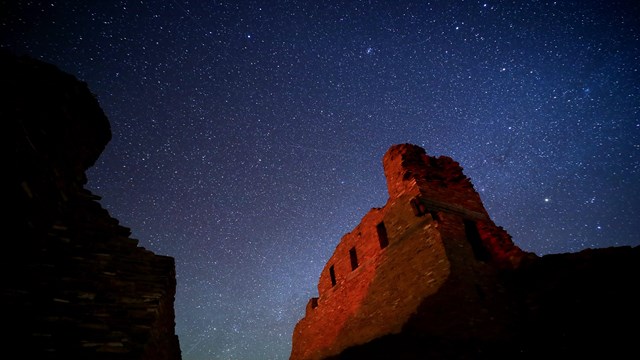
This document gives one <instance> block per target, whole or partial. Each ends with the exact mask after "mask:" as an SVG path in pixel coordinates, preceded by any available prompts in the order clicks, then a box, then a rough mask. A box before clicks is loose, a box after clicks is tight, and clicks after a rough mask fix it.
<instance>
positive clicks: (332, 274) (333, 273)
mask: <svg viewBox="0 0 640 360" xmlns="http://www.w3.org/2000/svg"><path fill="white" fill-rule="evenodd" d="M329 277H331V286H336V271H335V270H334V269H333V265H331V267H330V268H329Z"/></svg>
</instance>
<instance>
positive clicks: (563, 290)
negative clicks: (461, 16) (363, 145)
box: [290, 144, 640, 360]
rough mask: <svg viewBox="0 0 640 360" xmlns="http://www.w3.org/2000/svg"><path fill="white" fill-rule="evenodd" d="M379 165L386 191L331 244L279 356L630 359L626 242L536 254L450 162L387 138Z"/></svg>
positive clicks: (633, 272)
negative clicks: (499, 221)
mask: <svg viewBox="0 0 640 360" xmlns="http://www.w3.org/2000/svg"><path fill="white" fill-rule="evenodd" d="M383 168H384V172H385V176H386V178H387V187H388V191H389V199H388V201H387V203H386V204H385V206H384V207H382V208H374V209H371V210H370V211H369V212H368V213H367V214H366V215H365V216H364V217H363V219H362V221H361V222H360V224H359V225H357V226H356V227H355V228H354V229H353V230H352V231H351V232H350V233H348V234H346V235H344V236H343V238H342V239H341V240H340V242H339V243H338V245H337V247H336V249H335V251H334V253H333V255H332V256H331V258H330V259H329V260H328V262H327V264H326V266H325V268H324V269H323V271H322V272H321V274H320V279H319V282H318V297H317V298H313V299H310V300H309V303H308V304H307V310H306V314H305V316H304V318H303V319H301V320H300V321H299V322H298V324H297V325H296V327H295V329H294V333H293V345H292V351H291V356H290V359H292V360H317V359H479V358H487V359H488V358H492V359H495V358H496V357H497V358H506V357H509V358H515V359H534V358H539V357H541V356H552V355H554V356H559V355H561V356H571V357H574V356H588V355H594V354H602V355H603V356H615V355H616V354H625V353H626V352H628V351H633V352H635V353H636V355H637V350H636V349H635V346H634V345H633V338H634V336H635V335H633V334H632V333H629V332H627V331H626V330H624V329H625V326H629V328H633V327H634V326H636V325H637V323H638V322H637V321H638V320H639V316H638V313H639V312H638V310H637V305H636V304H637V302H638V300H640V299H639V297H638V295H637V293H638V292H637V284H638V274H640V271H639V270H640V265H639V264H640V261H639V260H640V249H639V248H638V247H635V248H630V247H620V248H608V249H596V250H592V249H588V250H585V251H582V252H580V253H575V254H556V255H547V256H543V257H539V256H537V255H536V254H533V253H528V252H525V251H522V250H521V249H520V248H519V247H518V246H516V245H515V244H514V243H513V241H512V239H511V236H510V235H509V234H508V233H507V231H506V230H504V229H503V228H501V227H499V226H497V225H496V224H495V223H494V222H493V221H492V220H491V219H490V217H489V215H488V213H487V211H486V210H485V208H484V206H483V204H482V201H481V199H480V196H479V195H478V193H477V192H476V191H475V190H474V188H473V185H472V184H471V181H470V180H469V179H468V178H467V177H466V176H465V175H464V174H463V171H462V168H461V167H460V165H459V164H458V163H456V162H455V161H453V160H452V159H451V158H448V157H438V158H435V157H431V156H428V155H426V153H425V151H424V149H422V148H420V147H418V146H415V145H412V144H399V145H394V146H392V147H391V148H390V149H389V150H388V151H387V153H386V154H385V155H384V157H383ZM635 334H636V335H637V332H635Z"/></svg>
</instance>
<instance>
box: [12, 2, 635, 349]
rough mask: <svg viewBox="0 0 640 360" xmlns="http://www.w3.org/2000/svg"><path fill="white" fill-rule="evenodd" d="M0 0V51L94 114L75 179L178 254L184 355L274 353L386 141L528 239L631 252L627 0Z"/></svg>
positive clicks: (535, 245) (375, 180)
mask: <svg viewBox="0 0 640 360" xmlns="http://www.w3.org/2000/svg"><path fill="white" fill-rule="evenodd" d="M16 3H17V4H16ZM0 4H2V5H1V8H0V9H1V11H0V14H1V15H0V18H1V20H2V21H1V22H0V35H1V39H0V46H1V47H2V48H4V49H8V50H10V51H12V52H14V53H17V54H26V55H30V56H33V57H35V58H38V59H41V60H44V61H46V62H49V63H52V64H55V65H56V66H58V67H59V68H60V69H62V70H63V71H66V72H68V73H71V74H73V75H75V76H77V77H78V78H79V79H80V80H82V81H85V82H87V84H88V85H89V88H90V89H91V90H92V92H93V93H95V95H96V97H97V98H98V101H99V102H100V104H101V106H102V107H103V109H104V111H105V113H106V114H107V116H108V117H109V120H110V122H111V125H112V130H113V140H112V141H111V143H110V144H109V145H108V147H107V149H106V151H105V152H104V154H103V155H102V157H101V158H100V160H99V161H98V162H97V164H96V165H95V167H94V168H92V169H91V170H90V171H89V173H88V177H89V183H88V187H89V188H90V189H91V190H92V191H93V192H95V193H96V194H98V195H101V196H102V197H103V200H102V201H101V203H102V204H103V205H104V206H105V207H106V208H107V209H108V210H109V212H110V213H111V215H112V216H114V217H116V218H118V219H119V220H120V221H121V223H122V224H123V225H124V226H127V227H130V228H132V231H133V237H135V238H137V239H139V240H140V245H141V246H144V247H145V248H147V249H149V250H152V251H154V252H155V253H157V254H162V255H169V256H173V257H174V258H175V260H176V270H177V280H178V287H177V295H176V305H175V308H176V331H177V333H178V335H179V337H180V343H181V348H182V352H183V358H184V359H185V360H196V359H287V358H288V355H289V352H290V347H291V334H292V330H293V327H294V324H295V323H296V321H297V320H298V319H300V318H301V317H302V316H303V314H304V307H305V305H306V303H307V299H308V298H309V297H312V296H315V295H316V294H317V290H316V284H317V280H318V277H319V275H320V271H321V269H322V267H323V266H324V264H325V261H326V260H327V259H328V258H329V256H330V255H331V253H332V252H333V250H334V248H335V246H336V245H337V244H338V242H339V240H340V238H341V236H342V235H343V234H345V233H347V232H349V231H350V230H351V229H352V228H353V227H354V226H355V225H357V224H358V222H359V221H360V219H361V217H362V216H363V215H364V214H365V213H366V212H367V211H368V210H369V209H370V208H372V207H381V206H383V205H384V203H385V201H386V199H387V196H388V195H387V193H386V185H385V179H384V176H383V172H382V163H381V159H382V156H383V155H384V153H385V151H386V150H387V149H388V148H389V147H390V146H391V145H393V144H397V143H405V142H409V143H413V144H417V145H420V146H422V147H424V148H425V149H426V151H427V153H428V154H430V155H447V156H451V157H453V158H454V159H455V160H457V161H458V162H460V164H461V165H462V166H463V168H464V171H465V173H466V174H467V175H468V176H469V177H470V178H471V179H472V182H473V184H474V186H475V188H476V189H477V190H478V192H479V193H480V195H481V197H482V199H483V201H484V204H485V206H486V208H487V210H488V212H489V214H490V215H491V216H492V218H493V220H494V221H495V222H496V223H497V224H498V225H500V226H503V227H504V228H505V229H506V230H507V231H508V232H509V233H510V234H511V235H512V236H513V240H514V242H515V243H516V244H517V245H519V246H520V247H521V248H523V249H524V250H527V251H532V252H535V253H537V254H539V255H544V254H548V253H558V252H575V251H579V250H581V249H585V248H600V247H608V246H625V245H632V246H636V245H639V244H640V237H639V236H638V234H639V233H640V223H639V221H638V218H639V217H640V182H639V179H640V177H639V175H640V174H639V173H640V5H638V4H640V3H638V2H637V1H635V0H630V1H557V2H552V1H529V2H525V1H509V2H499V1H479V2H478V1H459V2H457V1H448V2H444V1H439V2H436V1H433V2H424V1H375V0H373V1H316V0H313V1H201V0H196V1H186V0H173V1H155V0H149V1H140V0H137V1H49V2H37V1H17V2H16V1H1V2H0Z"/></svg>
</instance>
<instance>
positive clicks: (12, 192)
mask: <svg viewBox="0 0 640 360" xmlns="http://www.w3.org/2000/svg"><path fill="white" fill-rule="evenodd" d="M0 72H1V76H0V78H1V79H2V84H1V86H2V90H3V91H2V93H3V94H4V95H3V96H2V100H1V102H0V118H1V119H2V122H3V125H4V126H5V131H4V132H3V136H4V140H5V143H6V144H8V145H9V146H8V150H7V152H6V158H7V160H8V161H7V162H6V163H5V174H6V176H7V178H8V180H9V181H8V189H9V191H8V201H5V202H4V209H5V210H4V212H3V213H4V214H5V216H6V218H7V223H6V225H5V232H4V233H5V237H4V240H3V247H4V249H3V251H2V262H1V264H2V265H1V266H2V268H1V269H0V272H1V273H2V284H1V285H0V289H1V291H2V295H1V296H2V312H3V314H2V320H3V325H4V326H3V327H4V329H5V331H4V334H5V335H4V336H3V351H4V352H5V353H6V354H20V356H21V357H23V358H35V359H47V358H51V359H75V358H83V359H167V360H169V359H172V360H173V359H180V357H181V354H180V347H179V342H178V338H177V336H176V335H175V331H174V328H175V322H174V308H173V304H174V297H175V289H176V279H175V265H174V260H173V258H171V257H167V256H159V255H155V254H153V253H152V252H150V251H148V250H145V249H144V248H141V247H139V246H137V243H138V242H137V240H135V239H131V238H130V237H129V236H130V230H129V229H128V228H126V227H123V226H121V225H119V222H118V220H116V219H114V218H112V217H111V216H110V215H109V214H108V212H107V211H106V210H104V209H103V208H102V207H101V206H100V204H99V202H98V200H99V199H100V197H98V196H96V195H93V194H92V193H91V192H89V191H88V190H86V189H85V188H84V185H85V183H86V180H87V179H86V176H85V171H86V170H87V168H89V167H90V166H92V165H93V164H94V162H95V161H96V159H97V158H98V156H99V155H100V154H101V153H102V151H103V150H104V148H105V146H106V145H107V143H108V142H109V140H110V139H111V129H110V125H109V121H108V119H107V118H106V116H105V115H104V113H103V111H102V109H101V108H100V106H99V105H98V102H97V100H96V99H95V97H94V96H93V94H92V93H91V92H90V91H89V89H88V88H87V85H86V84H85V83H83V82H80V81H78V80H77V79H76V78H75V77H73V76H72V75H69V74H66V73H64V72H62V71H60V70H58V69H57V68H56V67H54V66H53V65H50V64H46V63H43V62H41V61H37V60H34V59H31V58H28V57H16V56H13V55H11V54H8V53H5V52H2V53H0Z"/></svg>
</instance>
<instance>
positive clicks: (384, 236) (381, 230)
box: [376, 222, 389, 249]
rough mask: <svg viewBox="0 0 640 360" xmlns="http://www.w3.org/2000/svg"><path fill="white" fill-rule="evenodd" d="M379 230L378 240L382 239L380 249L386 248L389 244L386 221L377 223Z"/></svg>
mask: <svg viewBox="0 0 640 360" xmlns="http://www.w3.org/2000/svg"><path fill="white" fill-rule="evenodd" d="M376 230H378V241H380V249H384V248H386V247H387V246H388V245H389V237H388V236H387V228H386V227H385V226H384V222H381V223H380V224H378V225H376Z"/></svg>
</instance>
